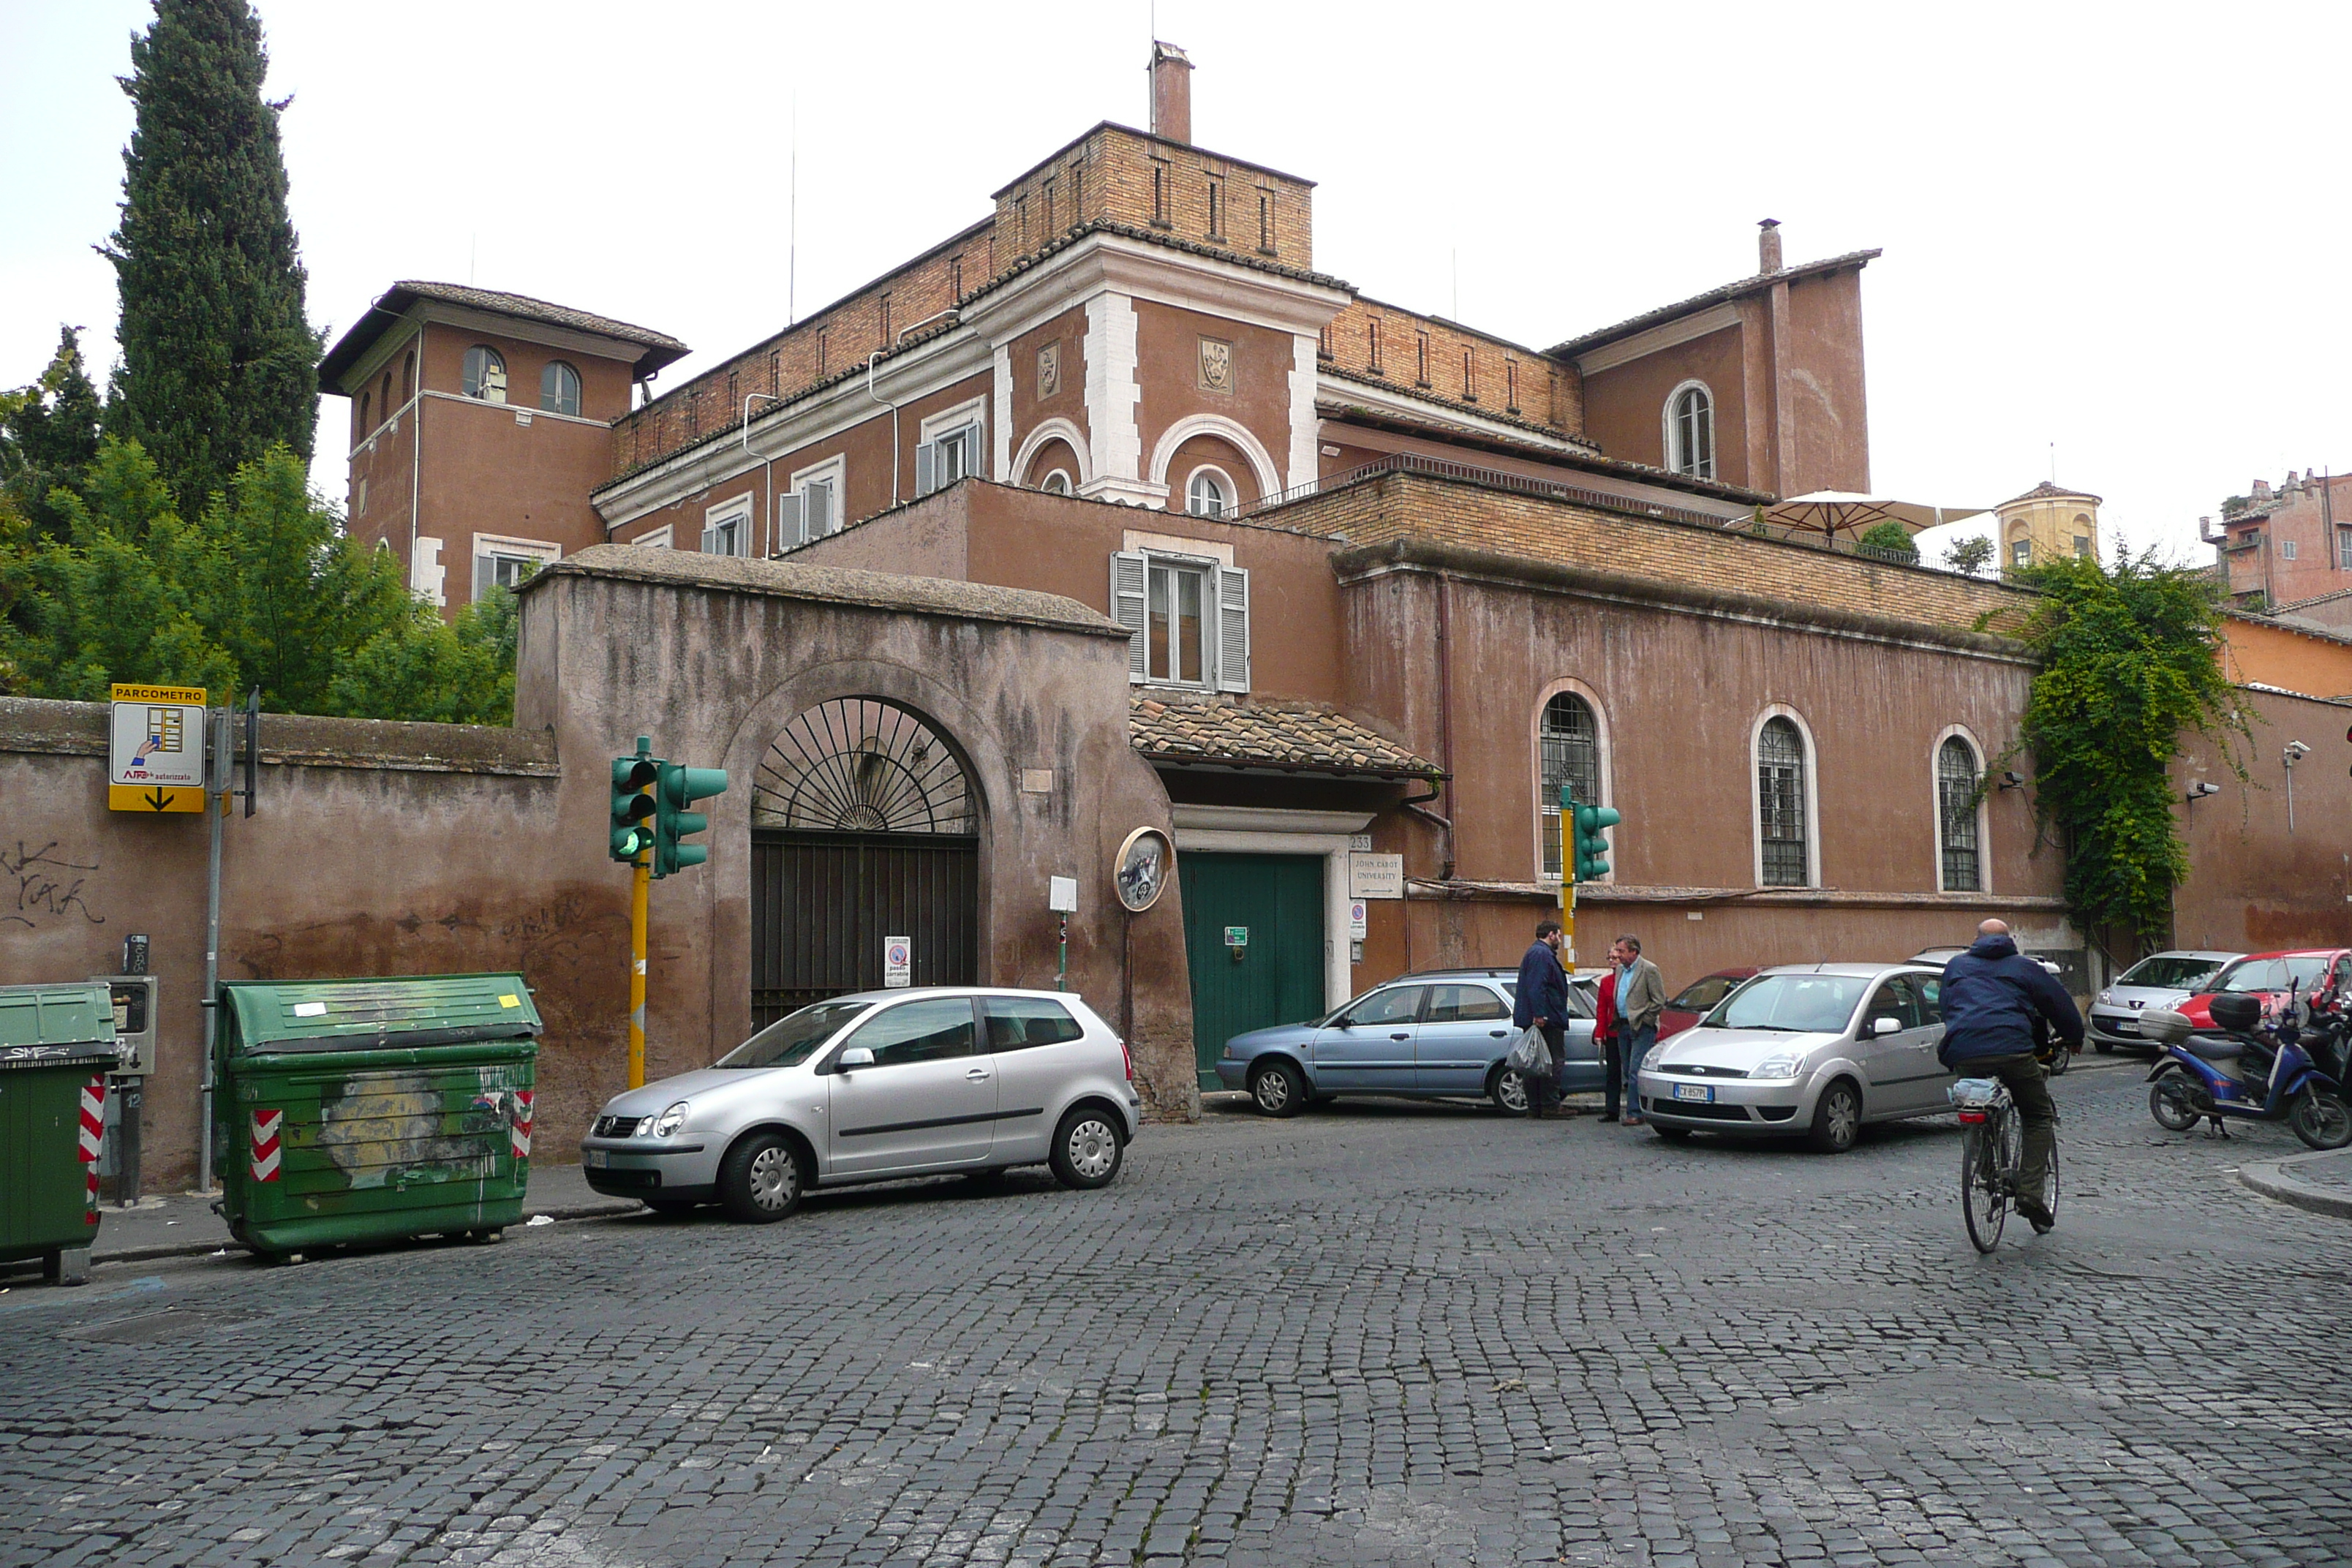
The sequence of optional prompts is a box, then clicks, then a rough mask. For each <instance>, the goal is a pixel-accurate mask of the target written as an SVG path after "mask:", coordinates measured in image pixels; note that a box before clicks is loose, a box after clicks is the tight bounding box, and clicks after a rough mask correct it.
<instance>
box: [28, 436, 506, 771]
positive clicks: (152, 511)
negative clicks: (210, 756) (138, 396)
mask: <svg viewBox="0 0 2352 1568" xmlns="http://www.w3.org/2000/svg"><path fill="white" fill-rule="evenodd" d="M51 500H52V501H53V503H54V504H55V505H56V506H57V507H58V509H59V510H60V511H61V513H62V514H63V516H64V518H65V520H66V524H67V527H66V531H65V534H64V537H62V538H58V539H46V538H41V537H38V536H37V535H35V534H34V533H33V532H32V531H31V530H30V529H29V527H27V526H26V525H25V524H24V523H23V521H22V520H21V519H19V520H17V521H16V523H15V525H14V528H13V530H11V528H10V527H9V525H8V520H7V519H5V517H0V611H5V619H0V678H5V679H6V681H7V684H8V689H10V690H12V691H15V692H16V693H18V694H20V695H26V696H33V697H53V698H62V699H68V700H81V701H97V700H103V699H104V698H105V696H106V694H107V687H108V686H109V684H110V683H111V682H114V681H119V680H120V681H142V682H152V683H157V684H167V685H186V686H203V687H206V688H209V689H211V690H212V691H213V692H214V693H215V696H216V697H218V698H221V699H223V700H234V699H235V698H236V696H237V695H238V694H240V693H242V692H244V691H246V690H247V689H249V688H251V687H253V686H258V687H260V688H261V700H262V706H263V707H265V708H267V709H269V710H273V711H276V712H296V713H338V714H346V715H349V716H351V717H353V718H362V719H434V720H440V721H446V722H451V723H475V724H504V723H508V722H510V721H511V720H512V716H513V711H514V647H515V605H514V595H511V594H509V593H507V592H506V591H505V590H503V589H501V590H499V591H497V592H494V593H492V594H490V595H488V596H486V597H485V598H484V599H483V600H482V601H481V602H480V603H479V604H477V605H472V606H469V607H468V608H467V609H466V610H465V611H464V612H462V613H461V614H460V615H459V616H457V620H456V622H455V624H444V622H443V621H442V619H441V617H440V616H438V615H436V613H435V612H434V611H433V610H432V609H431V608H429V607H428V606H426V605H423V604H421V603H420V602H419V601H418V600H416V599H415V597H414V596H412V595H410V594H409V593H408V591H407V588H406V586H405V585H404V584H403V583H402V581H401V576H400V567H399V563H397V562H395V561H394V559H393V558H392V557H391V556H390V555H389V554H386V553H383V552H375V551H369V550H366V549H364V548H362V546H360V545H359V544H357V543H355V542H353V541H352V539H351V538H350V537H349V536H348V535H346V534H344V533H342V532H341V531H340V530H339V529H338V528H337V527H336V525H335V517H334V514H333V513H332V512H331V511H330V510H328V509H327V508H325V507H324V506H322V505H320V502H319V501H318V500H317V498H316V497H314V496H312V495H311V494H310V491H309V489H308V488H307V485H306V482H305V477H304V470H303V467H302V464H301V460H300V459H299V458H296V457H295V456H294V455H293V454H292V453H291V452H289V451H288V450H287V449H286V448H285V447H272V448H270V449H269V450H268V452H266V453H265V454H263V456H262V458H261V459H260V461H258V462H257V463H250V464H247V465H246V466H245V467H244V468H240V469H238V470H237V471H236V474H235V475H234V476H233V477H232V478H231V479H230V482H229V486H228V489H227V492H226V494H225V495H220V496H216V497H215V498H214V499H213V500H212V501H211V502H210V503H209V504H208V505H207V506H206V507H205V510H204V512H203V513H202V514H201V515H200V516H199V517H198V518H197V520H196V521H194V522H189V521H184V519H183V518H182V517H181V515H180V513H179V511H178V510H177V507H176V504H175V502H174V500H173V496H172V493H171V491H170V489H169V488H168V487H167V486H166V485H165V483H164V481H163V476H162V474H161V473H160V472H159V471H158V469H157V467H156V465H155V462H154V460H153V459H152V458H150V457H149V456H148V455H147V453H146V452H145V451H144V450H143V449H142V447H140V446H139V445H138V444H137V443H136V442H131V441H121V440H114V439H109V440H107V441H106V442H105V443H104V444H103V445H102V446H101V447H100V452H99V457H98V459H97V461H96V462H95V463H93V464H92V465H91V466H90V468H89V473H88V475H87V478H86V479H85V481H84V484H83V486H82V489H81V490H80V491H79V493H78V492H76V491H72V490H68V489H62V488H60V489H57V490H54V491H52V492H51Z"/></svg>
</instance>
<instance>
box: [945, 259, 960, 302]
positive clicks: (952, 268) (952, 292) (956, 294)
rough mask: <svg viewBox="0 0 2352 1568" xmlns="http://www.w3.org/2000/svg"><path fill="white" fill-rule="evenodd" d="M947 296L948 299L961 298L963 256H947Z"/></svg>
mask: <svg viewBox="0 0 2352 1568" xmlns="http://www.w3.org/2000/svg"><path fill="white" fill-rule="evenodd" d="M948 298H949V299H950V300H961V299H962V298H963V258H962V257H961V256H952V257H950V258H948Z"/></svg>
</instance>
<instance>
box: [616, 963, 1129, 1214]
mask: <svg viewBox="0 0 2352 1568" xmlns="http://www.w3.org/2000/svg"><path fill="white" fill-rule="evenodd" d="M1142 1109H1143V1101H1142V1097H1141V1096H1140V1095H1139V1094H1138V1093H1137V1092H1136V1088H1135V1066H1134V1063H1133V1061H1132V1060H1131V1059H1130V1058H1129V1055H1128V1051H1127V1045H1126V1042H1124V1041H1123V1040H1121V1039H1120V1038H1119V1037H1118V1036H1117V1035H1116V1034H1114V1033H1112V1032H1111V1029H1110V1027H1109V1026H1108V1025H1107V1024H1105V1023H1104V1022H1103V1021H1102V1020H1101V1019H1100V1018H1098V1017H1097V1016H1095V1013H1094V1011H1093V1009H1091V1008H1089V1007H1088V1006H1087V1005H1086V1004H1085V1003H1084V1002H1081V1001H1080V1000H1078V998H1077V997H1076V996H1073V995H1069V994H1064V993H1059V992H1053V991H1006V990H995V989H990V988H984V987H975V986H953V987H936V988H928V989H924V990H918V991H869V992H865V993H862V994H857V995H854V996H841V997H836V998H835V999H834V1000H832V1001H829V1002H818V1003H814V1004H812V1005H809V1006H806V1007H803V1008H801V1009H800V1010H799V1011H798V1012H795V1013H793V1014H792V1015H790V1016H787V1017H784V1018H781V1019H778V1020H777V1021H776V1022H775V1023H773V1024H771V1025H769V1026H767V1027H766V1028H764V1029H762V1030H761V1031H760V1032H759V1033H758V1034H756V1035H753V1036H752V1037H751V1038H750V1039H748V1040H746V1041H744V1042H743V1043H742V1044H741V1045H740V1046H738V1047H736V1048H735V1049H733V1050H732V1051H730V1052H729V1053H728V1054H727V1055H726V1056H724V1057H721V1058H719V1061H718V1062H717V1064H716V1065H714V1066H711V1067H708V1068H702V1069H700V1070H699V1071H697V1072H688V1073H680V1074H678V1075H677V1076H676V1077H674V1078H667V1079H662V1080H661V1081H660V1082H659V1083H650V1084H647V1085H646V1087H645V1088H643V1089H631V1090H629V1091H628V1092H627V1093H626V1094H621V1095H615V1096H614V1098H613V1099H612V1100H608V1101H606V1102H605V1105H604V1110H602V1111H601V1112H599V1113H598V1115H597V1117H596V1120H595V1121H594V1123H593V1125H592V1126H591V1128H590V1130H589V1133H588V1136H587V1137H586V1138H584V1139H583V1140H582V1141H581V1144H580V1163H581V1165H582V1167H583V1173H584V1174H585V1175H586V1176H587V1178H588V1184H589V1185H590V1186H591V1187H593V1188H594V1189H595V1190H596V1191H597V1192H600V1193H604V1194H611V1195H613V1196H616V1197H632V1198H639V1199H642V1200H644V1202H645V1203H646V1206H648V1207H650V1208H652V1209H654V1210H656V1211H657V1212H660V1213H666V1214H668V1213H682V1212H684V1211H685V1210H688V1209H690V1208H692V1207H694V1206H695V1205H698V1204H707V1203H717V1204H719V1205H721V1206H723V1207H724V1208H725V1209H726V1210H727V1212H728V1213H729V1214H730V1215H734V1216H735V1217H736V1218H738V1219H742V1220H753V1221H764V1220H777V1219H782V1218H783V1217H784V1216H785V1215H788V1214H790V1213H792V1212H793V1209H794V1208H795V1207H797V1206H798V1205H799V1204H800V1201H801V1195H802V1194H803V1193H804V1192H806V1191H807V1190H808V1189H809V1188H811V1187H818V1186H835V1185H847V1184H852V1183H857V1182H883V1181H895V1180H897V1179H898V1178H900V1177H903V1176H926V1175H935V1174H940V1173H950V1172H961V1173H969V1174H975V1175H977V1174H982V1173H990V1172H994V1171H1001V1170H1003V1169H1004V1168H1005V1167H1007V1166H1011V1165H1034V1164H1050V1165H1051V1166H1052V1167H1053V1169H1054V1174H1055V1176H1056V1177H1058V1178H1060V1180H1061V1181H1062V1183H1063V1184H1064V1185H1066V1186H1071V1187H1100V1186H1105V1185H1108V1184H1109V1182H1110V1181H1111V1179H1112V1178H1113V1177H1115V1176H1117V1175H1118V1168H1119V1164H1120V1163H1121V1160H1122V1158H1123V1155H1124V1152H1125V1150H1126V1147H1127V1144H1128V1142H1129V1141H1130V1140H1131V1139H1133V1138H1134V1136H1135V1134H1136V1131H1137V1130H1138V1128H1139V1126H1140V1125H1141V1122H1142Z"/></svg>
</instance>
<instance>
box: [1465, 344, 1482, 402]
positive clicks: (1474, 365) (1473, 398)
mask: <svg viewBox="0 0 2352 1568" xmlns="http://www.w3.org/2000/svg"><path fill="white" fill-rule="evenodd" d="M1462 401H1463V402H1465V403H1475V402H1477V401H1478V356H1477V354H1476V353H1475V352H1474V351H1472V350H1470V349H1464V350H1463V351H1462Z"/></svg>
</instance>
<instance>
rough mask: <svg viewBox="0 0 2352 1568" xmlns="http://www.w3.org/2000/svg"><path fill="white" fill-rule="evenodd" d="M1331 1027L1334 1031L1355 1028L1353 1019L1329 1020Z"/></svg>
mask: <svg viewBox="0 0 2352 1568" xmlns="http://www.w3.org/2000/svg"><path fill="white" fill-rule="evenodd" d="M1331 1026H1332V1027H1333V1028H1335V1029H1352V1028H1354V1027H1355V1026H1356V1021H1355V1020H1354V1019H1353V1018H1334V1019H1332V1020H1331Z"/></svg>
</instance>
